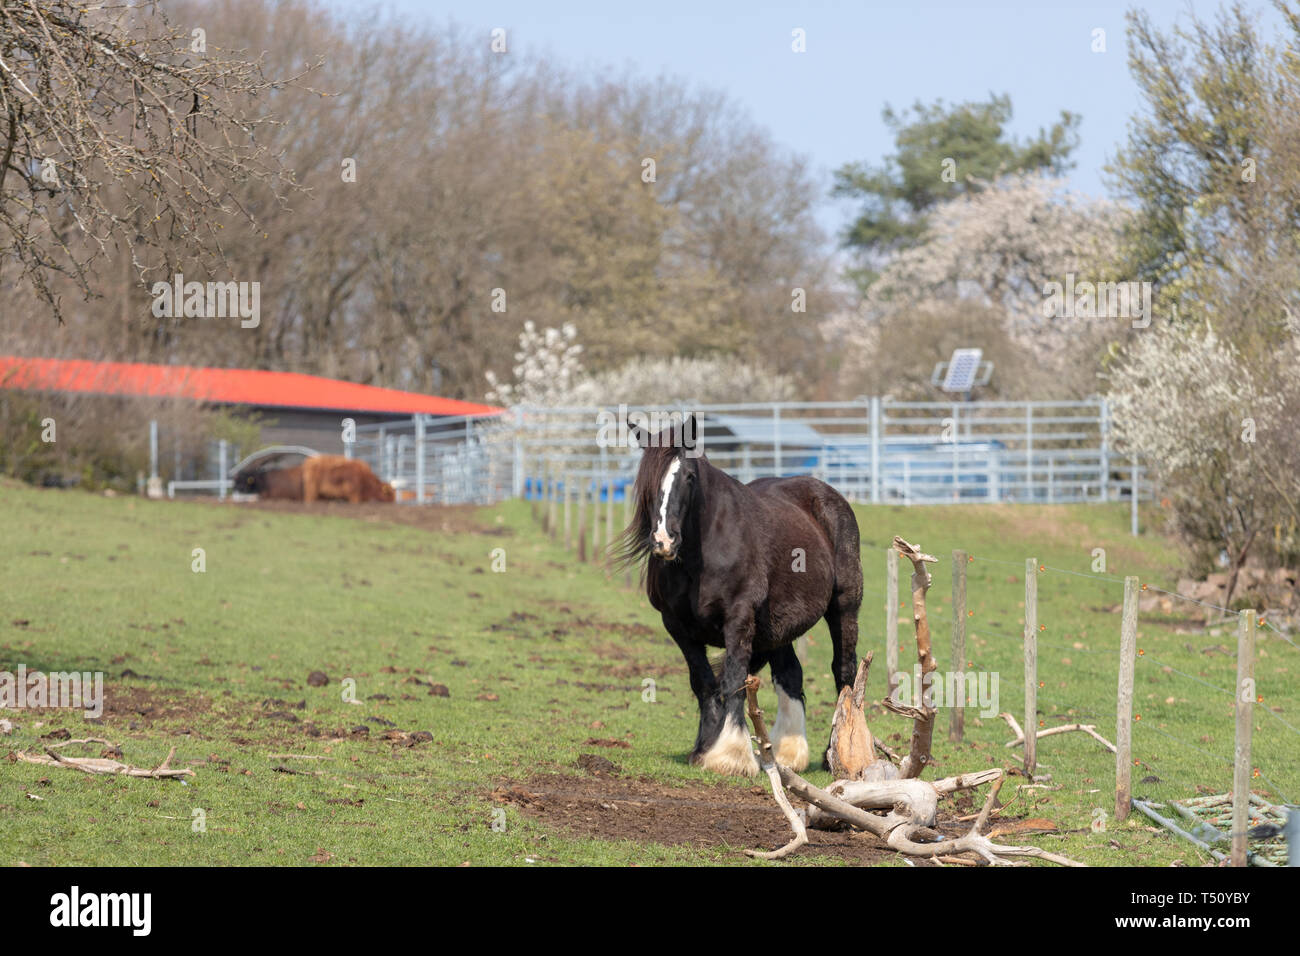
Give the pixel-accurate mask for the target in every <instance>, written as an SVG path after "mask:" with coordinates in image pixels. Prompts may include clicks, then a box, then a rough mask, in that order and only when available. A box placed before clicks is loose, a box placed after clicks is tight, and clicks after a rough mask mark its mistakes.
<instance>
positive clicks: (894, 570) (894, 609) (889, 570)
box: [885, 548, 898, 697]
mask: <svg viewBox="0 0 1300 956" xmlns="http://www.w3.org/2000/svg"><path fill="white" fill-rule="evenodd" d="M885 669H886V670H887V671H888V672H889V673H888V675H886V683H887V684H888V685H889V696H890V697H893V696H894V691H895V690H897V689H898V681H897V680H896V679H895V676H894V675H896V674H897V673H898V552H897V551H895V550H894V549H893V548H890V549H889V550H888V551H886V552H885Z"/></svg>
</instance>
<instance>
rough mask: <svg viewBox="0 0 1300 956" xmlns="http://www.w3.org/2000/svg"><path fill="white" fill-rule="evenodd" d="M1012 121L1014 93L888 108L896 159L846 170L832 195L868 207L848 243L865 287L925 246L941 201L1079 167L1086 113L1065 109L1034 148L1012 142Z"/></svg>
mask: <svg viewBox="0 0 1300 956" xmlns="http://www.w3.org/2000/svg"><path fill="white" fill-rule="evenodd" d="M1011 116H1012V110H1011V98H1010V97H1009V96H1007V95H1006V94H1003V95H1001V96H995V95H993V94H990V95H989V99H988V101H987V102H967V103H956V104H952V105H949V104H946V103H944V102H943V101H942V100H938V101H936V102H934V103H932V104H930V105H925V104H922V103H920V102H918V103H916V105H914V106H913V107H912V108H911V109H909V110H903V111H901V112H897V111H895V110H894V109H893V107H891V106H886V107H885V110H884V113H883V117H884V121H885V124H886V125H887V126H888V127H889V128H890V129H891V130H892V131H893V134H894V145H895V152H894V154H893V155H892V156H889V157H887V158H886V159H885V162H884V164H883V165H882V166H871V165H868V164H866V163H861V162H856V163H847V164H846V165H844V166H842V167H840V168H839V169H838V170H836V172H835V184H834V188H833V189H832V191H831V195H833V196H836V197H839V198H846V199H853V200H858V201H860V202H861V203H862V211H861V212H860V213H859V215H858V217H857V219H856V220H855V221H854V222H853V224H852V226H850V227H849V230H848V232H847V234H846V235H845V237H844V245H845V246H846V247H847V248H849V249H851V250H854V251H856V252H857V253H859V254H860V255H861V263H860V266H859V267H858V268H855V269H853V270H851V272H850V274H851V276H852V277H853V278H854V279H855V280H856V281H857V282H858V284H859V286H860V287H861V288H862V289H864V290H865V289H866V287H867V286H869V285H870V284H871V282H872V281H874V279H875V277H876V272H875V271H874V267H875V265H876V264H878V262H879V260H880V258H881V257H882V256H885V255H887V254H889V253H892V252H897V251H899V250H901V249H906V248H908V247H910V246H913V245H915V244H916V243H917V242H918V241H919V240H920V237H921V236H922V234H923V233H924V232H925V227H926V215H925V214H926V212H927V211H928V210H929V209H930V208H931V207H932V206H933V205H935V204H936V203H938V202H940V201H942V200H946V199H953V198H955V197H956V196H958V195H961V194H963V193H967V192H969V191H970V190H971V189H972V186H973V184H974V182H977V181H989V180H992V179H994V178H996V177H997V176H999V175H1001V174H1003V173H1007V172H1018V171H1023V172H1032V171H1037V170H1047V171H1050V172H1052V173H1054V174H1059V173H1061V172H1063V171H1065V170H1067V169H1069V168H1070V167H1071V166H1072V165H1073V164H1072V163H1071V162H1070V161H1069V157H1070V153H1071V152H1072V151H1073V149H1074V148H1075V146H1077V145H1078V125H1079V119H1080V118H1079V116H1078V115H1076V114H1074V113H1070V112H1068V111H1066V110H1062V112H1061V118H1060V119H1059V120H1058V121H1057V122H1055V123H1053V124H1052V126H1051V127H1050V128H1049V129H1045V130H1044V129H1040V130H1039V132H1038V135H1037V136H1035V137H1034V138H1033V139H1030V140H1028V141H1027V142H1019V141H1017V140H1016V139H1014V138H1011V137H1010V136H1008V134H1007V130H1006V125H1007V123H1008V122H1009V121H1010V120H1011Z"/></svg>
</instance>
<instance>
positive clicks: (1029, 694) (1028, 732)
mask: <svg viewBox="0 0 1300 956" xmlns="http://www.w3.org/2000/svg"><path fill="white" fill-rule="evenodd" d="M1024 728H1025V776H1026V777H1028V778H1029V782H1030V783H1033V780H1034V768H1035V767H1037V766H1038V559H1037V558H1026V559H1025V723H1024Z"/></svg>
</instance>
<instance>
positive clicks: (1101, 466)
mask: <svg viewBox="0 0 1300 956" xmlns="http://www.w3.org/2000/svg"><path fill="white" fill-rule="evenodd" d="M687 414H694V415H695V416H696V421H697V423H698V435H699V439H700V444H701V446H702V448H703V450H704V451H705V453H706V454H707V455H708V457H709V460H710V461H712V462H713V463H714V464H715V465H717V466H718V467H720V468H723V469H724V470H726V471H728V472H730V473H731V474H733V475H735V476H736V477H737V478H738V479H740V480H741V481H752V480H754V479H755V478H760V477H764V476H771V475H796V474H810V475H813V476H815V477H818V478H821V479H822V480H824V481H826V482H828V483H830V484H831V485H833V486H835V487H836V488H837V489H839V490H840V492H841V493H843V494H844V495H845V496H846V497H848V498H849V499H850V500H854V501H863V502H878V503H898V504H908V505H912V504H918V505H919V504H952V503H967V502H1010V503H1015V502H1020V503H1026V502H1037V503H1046V504H1053V503H1070V502H1104V501H1118V500H1121V499H1125V500H1127V499H1128V498H1130V497H1132V496H1133V494H1134V490H1135V487H1136V494H1137V495H1138V496H1139V497H1140V498H1142V497H1149V496H1150V495H1151V493H1152V492H1151V488H1150V486H1149V482H1147V481H1145V480H1144V479H1143V478H1142V476H1141V472H1140V470H1136V471H1135V463H1134V462H1132V461H1131V460H1129V459H1128V458H1123V457H1120V456H1117V455H1116V454H1115V453H1114V452H1113V450H1112V448H1111V446H1110V441H1109V421H1108V412H1107V408H1106V403H1105V401H1104V400H1103V399H1090V400H1086V401H1059V402H1053V401H1044V402H898V401H892V400H890V399H879V398H865V397H864V398H861V399H857V400H854V401H851V402H781V403H767V404H736V405H706V404H700V403H693V402H681V403H674V404H670V405H662V406H657V407H638V408H628V407H626V406H617V407H616V406H608V407H596V406H592V407H558V408H529V407H520V408H514V409H510V410H509V411H507V412H505V413H504V414H502V415H498V416H493V417H490V418H471V417H465V418H442V419H435V418H430V417H428V416H417V417H416V418H413V419H411V420H409V421H403V422H399V423H389V424H384V425H368V426H362V427H359V428H358V429H357V436H356V441H355V442H354V443H353V444H352V445H351V446H350V448H349V453H350V454H352V455H354V456H355V457H357V458H362V459H364V460H366V461H367V462H369V463H370V465H371V467H372V468H374V469H375V471H376V473H377V474H379V475H380V477H382V478H383V479H384V480H386V481H391V482H393V484H394V485H395V486H396V487H397V489H398V497H399V500H400V501H403V502H408V503H418V502H432V503H444V504H455V503H480V504H481V503H488V502H492V501H498V500H501V499H503V498H507V497H525V498H535V497H538V496H541V495H547V494H551V493H555V490H556V489H560V490H561V492H564V490H565V489H570V490H573V491H574V492H575V493H576V491H577V490H582V491H583V492H584V493H586V494H587V495H588V496H593V495H594V496H596V500H606V499H608V498H609V497H612V498H613V499H614V500H615V501H622V500H623V498H624V496H625V495H626V493H627V489H628V487H629V485H630V484H631V481H632V478H633V476H634V475H635V472H636V466H637V463H638V461H639V460H640V450H639V449H638V448H636V447H631V448H629V447H628V444H627V431H626V428H625V427H623V425H622V423H623V422H626V421H627V419H628V416H629V415H631V416H633V417H634V418H635V419H636V420H637V421H639V422H646V421H647V420H648V423H649V425H650V428H651V431H657V430H658V428H659V427H661V426H663V425H664V424H666V423H668V422H670V421H680V420H681V418H682V416H683V415H687ZM637 416H642V417H639V418H638V417H637ZM1135 478H1136V479H1137V480H1136V484H1135Z"/></svg>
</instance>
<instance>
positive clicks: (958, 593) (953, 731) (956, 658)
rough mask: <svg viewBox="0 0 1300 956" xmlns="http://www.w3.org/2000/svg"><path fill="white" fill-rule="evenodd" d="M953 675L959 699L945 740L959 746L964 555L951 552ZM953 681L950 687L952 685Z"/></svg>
mask: <svg viewBox="0 0 1300 956" xmlns="http://www.w3.org/2000/svg"><path fill="white" fill-rule="evenodd" d="M950 666H951V669H952V673H955V674H957V675H958V676H959V679H960V681H961V684H960V686H961V689H962V699H961V700H950V701H948V706H949V708H950V709H951V717H950V719H949V723H948V739H949V740H951V741H952V742H953V743H956V744H959V743H961V741H962V735H963V734H964V733H965V730H966V704H967V700H966V696H965V695H966V691H967V688H966V552H965V551H954V552H953V553H952V664H951V665H950ZM952 683H953V682H952V680H950V681H949V686H952Z"/></svg>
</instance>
